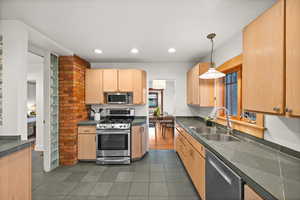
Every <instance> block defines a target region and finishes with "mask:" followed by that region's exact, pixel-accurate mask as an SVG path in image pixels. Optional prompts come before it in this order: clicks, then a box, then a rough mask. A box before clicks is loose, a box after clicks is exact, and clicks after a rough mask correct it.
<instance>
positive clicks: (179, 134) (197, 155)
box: [174, 126, 205, 200]
mask: <svg viewBox="0 0 300 200" xmlns="http://www.w3.org/2000/svg"><path fill="white" fill-rule="evenodd" d="M174 140H175V142H174V145H175V151H176V152H177V153H178V155H179V157H180V158H181V160H182V162H183V164H184V166H185V168H186V170H187V172H188V174H189V175H190V177H191V179H192V181H193V184H194V186H195V188H196V189H197V191H198V193H199V195H200V197H201V199H203V200H204V199H205V149H204V147H203V146H202V145H201V144H200V143H199V142H197V141H196V140H195V139H194V138H192V136H190V135H189V134H188V133H186V132H185V131H184V130H183V129H182V128H180V127H179V126H176V129H175V137H174Z"/></svg>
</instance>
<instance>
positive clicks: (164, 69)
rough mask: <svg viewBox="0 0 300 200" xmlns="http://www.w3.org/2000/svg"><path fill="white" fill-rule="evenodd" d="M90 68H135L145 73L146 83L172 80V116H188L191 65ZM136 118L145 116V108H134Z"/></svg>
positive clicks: (125, 65)
mask: <svg viewBox="0 0 300 200" xmlns="http://www.w3.org/2000/svg"><path fill="white" fill-rule="evenodd" d="M91 66H92V68H120V69H122V68H136V69H143V70H145V71H146V72H147V78H148V80H147V83H149V81H151V80H174V81H175V99H176V105H174V107H175V112H174V115H177V116H179V115H180V116H190V115H192V112H191V110H190V108H189V107H188V106H187V104H186V72H187V71H188V69H189V68H190V67H192V66H193V63H92V65H91ZM135 109H136V115H137V116H145V115H147V110H148V109H147V106H135Z"/></svg>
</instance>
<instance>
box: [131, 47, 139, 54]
mask: <svg viewBox="0 0 300 200" xmlns="http://www.w3.org/2000/svg"><path fill="white" fill-rule="evenodd" d="M130 52H131V53H133V54H137V53H139V50H138V49H137V48H132V49H131V50H130Z"/></svg>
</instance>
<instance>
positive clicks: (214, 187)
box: [205, 150, 242, 200]
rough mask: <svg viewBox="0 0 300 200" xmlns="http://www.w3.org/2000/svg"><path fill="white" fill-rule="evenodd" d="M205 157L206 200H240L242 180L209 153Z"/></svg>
mask: <svg viewBox="0 0 300 200" xmlns="http://www.w3.org/2000/svg"><path fill="white" fill-rule="evenodd" d="M205 155H206V164H205V180H206V199H209V200H223V199H230V200H241V199H242V179H241V178H240V177H239V176H238V175H237V174H236V173H234V172H233V171H232V170H231V169H230V168H229V167H227V166H226V165H225V164H224V163H223V162H222V161H221V160H220V159H219V158H217V157H216V156H215V155H214V154H213V153H211V152H210V151H208V150H206V152H205Z"/></svg>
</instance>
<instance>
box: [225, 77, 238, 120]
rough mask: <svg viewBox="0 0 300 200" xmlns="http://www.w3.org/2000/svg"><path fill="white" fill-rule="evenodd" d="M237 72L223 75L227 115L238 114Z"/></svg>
mask: <svg viewBox="0 0 300 200" xmlns="http://www.w3.org/2000/svg"><path fill="white" fill-rule="evenodd" d="M237 79H238V72H232V73H227V74H226V77H225V91H226V94H225V96H226V98H225V104H226V105H225V107H226V108H227V109H228V112H229V115H231V116H236V117H237V116H238V81H237Z"/></svg>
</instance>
